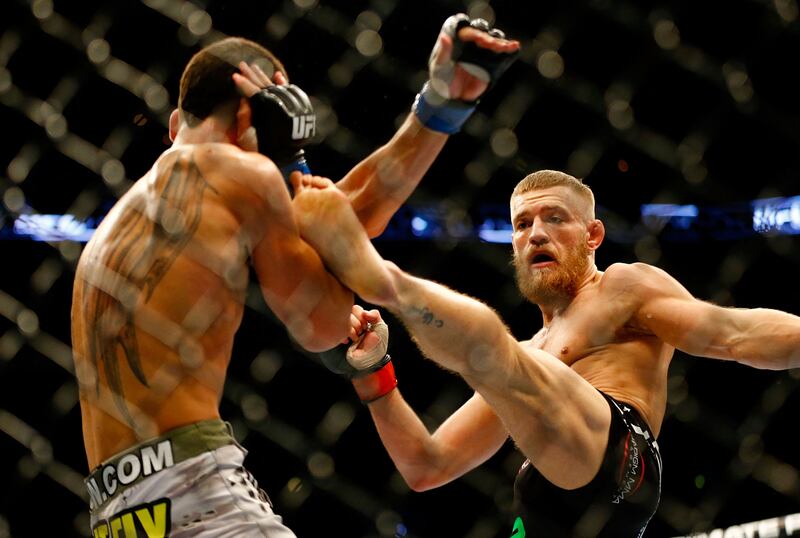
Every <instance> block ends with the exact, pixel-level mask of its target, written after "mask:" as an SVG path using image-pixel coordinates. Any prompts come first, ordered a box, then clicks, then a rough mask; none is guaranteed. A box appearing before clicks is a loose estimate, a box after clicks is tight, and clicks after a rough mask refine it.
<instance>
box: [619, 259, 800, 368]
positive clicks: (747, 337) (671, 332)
mask: <svg viewBox="0 0 800 538" xmlns="http://www.w3.org/2000/svg"><path fill="white" fill-rule="evenodd" d="M623 271H624V272H627V273H630V275H629V276H627V278H630V279H631V281H632V282H633V284H632V285H633V288H632V289H634V290H635V291H636V292H637V293H638V295H639V300H640V301H641V303H640V306H639V308H638V310H637V313H636V319H637V320H638V323H640V324H642V325H643V326H645V327H647V328H648V329H649V330H650V331H652V332H653V333H654V334H655V335H656V336H658V337H659V338H661V339H662V340H663V341H664V342H666V343H668V344H670V345H672V346H675V347H676V348H678V349H680V350H681V351H684V352H686V353H689V354H691V355H697V356H702V357H712V358H717V359H727V360H734V361H737V362H740V363H743V364H747V365H749V366H753V367H756V368H765V369H771V370H783V369H788V368H798V367H800V317H798V316H795V315H792V314H788V313H786V312H781V311H778V310H771V309H767V308H753V309H744V308H726V307H721V306H717V305H714V304H711V303H707V302H704V301H701V300H699V299H696V298H694V297H693V296H692V295H691V294H690V293H689V292H688V291H687V290H686V289H685V288H684V287H683V286H682V285H681V284H680V283H678V282H677V281H676V280H675V279H674V278H672V277H671V276H670V275H668V274H667V273H665V272H664V271H661V270H660V269H657V268H655V267H651V266H648V265H643V264H635V265H633V266H627V267H625V266H623Z"/></svg>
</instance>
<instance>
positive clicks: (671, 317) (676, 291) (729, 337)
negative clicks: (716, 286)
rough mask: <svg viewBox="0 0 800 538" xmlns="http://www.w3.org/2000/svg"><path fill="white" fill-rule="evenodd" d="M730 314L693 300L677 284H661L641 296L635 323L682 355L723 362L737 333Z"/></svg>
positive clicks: (726, 310) (734, 319)
mask: <svg viewBox="0 0 800 538" xmlns="http://www.w3.org/2000/svg"><path fill="white" fill-rule="evenodd" d="M670 278H671V277H670ZM733 314H734V312H733V310H731V309H728V308H723V307H720V306H717V305H714V304H711V303H708V302H705V301H702V300H700V299H696V298H695V297H693V296H692V295H691V294H690V293H689V292H688V291H687V290H686V289H685V288H683V286H680V284H677V282H675V283H674V284H673V283H670V282H665V283H663V284H662V286H661V287H660V288H659V289H658V290H657V291H656V292H654V293H650V294H649V295H647V296H645V297H644V300H643V303H642V306H641V308H640V309H639V312H638V320H639V322H640V323H641V324H642V325H644V326H645V327H647V328H648V329H649V330H650V331H651V332H652V333H653V334H655V335H656V336H657V337H658V338H659V339H660V340H662V341H664V342H665V343H666V344H668V345H670V346H673V347H675V348H677V349H679V350H681V351H683V352H685V353H688V354H690V355H695V356H701V357H713V358H720V359H724V358H730V348H731V346H732V345H733V341H734V339H735V333H736V330H737V325H738V324H737V320H736V318H735V316H734V315H733Z"/></svg>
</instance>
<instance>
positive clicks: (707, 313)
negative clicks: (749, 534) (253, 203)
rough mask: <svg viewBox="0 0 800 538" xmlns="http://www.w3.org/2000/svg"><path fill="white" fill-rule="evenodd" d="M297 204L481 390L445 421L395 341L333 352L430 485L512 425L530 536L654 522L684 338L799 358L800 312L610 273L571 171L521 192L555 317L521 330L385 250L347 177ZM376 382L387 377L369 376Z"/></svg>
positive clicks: (529, 251) (333, 248)
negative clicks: (425, 418) (387, 351)
mask: <svg viewBox="0 0 800 538" xmlns="http://www.w3.org/2000/svg"><path fill="white" fill-rule="evenodd" d="M295 202H296V203H297V204H298V207H299V208H301V209H300V210H299V211H298V215H299V216H300V219H299V225H300V233H301V235H302V236H303V238H304V239H306V240H307V241H308V242H309V243H311V244H312V245H313V246H314V248H315V249H316V250H317V252H319V254H320V256H321V257H322V259H323V260H324V261H325V263H326V265H327V266H328V267H329V269H330V270H331V271H332V272H333V273H334V274H335V275H336V276H337V277H338V278H339V279H340V280H341V281H342V282H343V283H344V284H346V285H347V286H348V287H349V288H350V289H352V290H353V291H354V292H355V293H356V294H358V295H359V296H360V297H362V298H363V299H364V300H365V301H367V302H370V303H373V304H375V305H379V306H383V307H385V308H386V309H387V310H389V311H390V312H392V313H393V314H395V315H396V316H397V317H398V318H399V319H400V320H402V322H403V323H404V324H405V325H406V327H407V329H408V331H409V333H410V334H411V336H412V337H413V338H414V340H415V341H416V342H417V344H418V345H419V347H420V349H421V350H422V352H423V353H424V354H425V356H426V357H427V358H429V359H431V360H433V361H435V362H436V363H438V364H440V365H441V366H443V367H445V368H447V369H449V370H452V371H454V372H456V373H458V374H459V375H461V377H463V378H464V380H465V381H466V382H467V383H468V384H469V385H470V386H471V387H472V388H474V389H475V394H474V396H473V397H472V398H471V399H470V400H469V401H467V402H466V403H465V404H464V405H463V406H462V407H461V408H460V409H458V410H457V411H456V412H455V413H454V414H453V415H452V416H451V417H450V418H449V419H447V420H446V421H445V422H444V423H443V424H442V425H441V426H440V427H439V428H438V429H437V430H436V432H435V433H434V434H430V433H429V432H428V430H427V429H426V428H425V426H424V425H423V423H422V422H421V421H420V419H419V418H418V417H417V416H416V414H415V413H414V411H413V410H412V409H411V408H410V407H409V406H408V404H407V403H406V402H405V401H404V400H403V398H402V396H401V395H400V393H399V392H398V391H397V390H396V389H395V386H396V384H397V381H396V379H395V377H394V374H393V371H392V372H390V373H388V374H387V373H385V372H387V371H389V370H391V362H389V359H388V358H385V359H383V360H379V356H382V353H377V354H375V353H374V352H372V350H371V349H366V348H365V349H364V350H363V352H364V353H371V354H372V355H373V358H372V363H355V364H356V365H357V366H358V368H359V369H355V368H353V366H352V365H353V364H354V363H353V362H352V361H351V362H348V361H345V360H344V359H343V357H344V356H343V355H341V354H340V360H339V361H338V362H337V361H335V360H333V359H332V358H331V357H330V356H329V357H328V360H327V365H328V366H329V367H330V368H331V369H332V370H334V371H336V372H338V373H343V374H345V375H347V376H348V377H352V378H353V379H354V384H355V386H356V389H357V391H358V393H359V395H360V396H361V399H362V400H363V401H365V402H368V403H369V410H370V413H371V415H372V418H373V420H374V421H375V425H376V427H377V430H378V433H379V434H380V437H381V439H382V441H383V443H384V445H385V447H386V449H387V451H388V452H389V455H390V456H391V458H392V460H393V461H394V463H395V465H396V466H397V469H398V470H399V471H400V473H401V474H402V475H403V477H404V478H405V480H406V481H407V482H408V484H409V485H410V486H411V487H412V488H413V489H415V490H419V491H422V490H426V489H429V488H434V487H437V486H440V485H442V484H444V483H447V482H449V481H451V480H453V479H455V478H457V477H459V476H461V475H463V474H464V473H466V472H468V471H470V470H471V469H473V468H475V467H476V466H478V465H479V464H481V463H482V462H484V461H486V460H487V459H488V458H489V457H490V456H492V455H493V454H494V453H495V452H497V451H498V450H499V448H500V447H501V445H502V444H503V443H504V442H505V441H506V439H507V438H508V436H511V438H513V440H514V442H515V443H516V444H517V446H518V447H519V449H520V450H521V451H522V453H523V454H524V455H525V456H526V457H527V458H528V459H527V461H526V462H525V463H524V464H523V466H522V468H521V469H520V472H519V474H518V475H517V478H516V482H515V488H514V490H515V499H514V517H515V520H514V522H513V523H512V525H513V534H512V535H513V536H514V537H515V538H520V537H523V536H526V535H527V536H537V537H538V536H547V537H595V536H602V537H608V538H612V537H613V538H626V537H638V536H641V535H642V534H643V533H644V530H645V528H646V526H647V523H648V521H649V520H650V518H651V517H652V515H653V514H654V513H655V511H656V507H657V506H658V501H659V494H660V484H661V458H660V455H659V452H658V446H657V444H656V436H657V435H658V433H659V430H660V429H661V423H662V420H663V418H664V413H665V409H666V397H667V369H668V367H669V364H670V360H671V359H672V356H673V353H674V351H675V349H676V348H677V349H680V350H682V351H684V352H686V353H688V354H691V355H697V356H702V357H712V358H717V359H725V360H733V361H737V362H740V363H743V364H747V365H749V366H753V367H756V368H767V369H776V370H777V369H788V368H797V367H800V317H797V316H794V315H791V314H787V313H784V312H780V311H776V310H770V309H763V308H758V309H739V308H724V307H720V306H716V305H713V304H710V303H707V302H704V301H701V300H698V299H696V298H694V297H693V296H692V295H691V294H690V293H689V292H688V291H687V290H686V289H685V288H684V287H683V286H682V285H681V284H680V283H678V282H677V281H676V280H675V279H673V278H672V277H671V276H670V275H668V274H667V273H665V272H664V271H662V270H660V269H658V268H656V267H653V266H650V265H647V264H643V263H634V264H622V263H619V264H613V265H611V266H610V267H608V268H607V269H606V270H605V271H599V270H598V269H597V267H596V266H595V263H594V258H595V255H594V252H595V250H596V249H597V248H598V247H599V246H600V244H601V243H602V241H603V237H604V234H605V230H604V227H603V224H602V222H601V221H599V220H597V219H596V218H595V214H594V195H593V194H592V191H591V190H590V189H589V187H587V186H586V185H585V184H583V183H582V182H581V181H580V180H577V179H576V178H574V177H572V176H569V175H567V174H564V173H561V172H556V171H549V170H544V171H540V172H536V173H534V174H531V175H529V176H528V177H526V178H524V179H523V180H522V181H520V183H519V184H518V185H517V186H516V188H515V189H514V192H513V193H512V195H511V218H512V224H513V251H514V262H515V266H516V275H517V282H518V286H519V289H520V291H521V292H522V294H523V295H524V296H525V297H526V298H527V299H528V300H529V301H531V302H532V303H535V304H537V305H538V306H539V308H540V309H541V312H542V317H543V321H544V326H543V328H542V329H541V330H540V331H539V332H538V333H536V334H535V335H534V336H533V338H531V339H530V340H527V341H522V342H520V341H517V340H516V339H515V338H514V337H513V336H512V335H511V334H510V333H509V331H508V329H507V328H506V326H505V325H504V324H503V322H502V321H501V319H500V318H499V317H498V316H497V314H496V313H495V312H494V311H493V310H492V309H490V308H489V307H487V306H486V305H484V304H483V303H481V302H479V301H477V300H475V299H472V298H470V297H467V296H464V295H462V294H459V293H456V292H454V291H452V290H450V289H448V288H446V287H444V286H442V285H440V284H437V283H434V282H431V281H427V280H423V279H420V278H416V277H413V276H411V275H409V274H407V273H404V272H403V271H401V270H400V269H399V268H398V267H397V266H396V265H394V264H393V263H391V262H388V261H385V260H383V259H382V258H381V257H380V255H379V254H378V252H377V251H376V250H375V249H374V248H373V246H372V245H371V243H370V242H369V239H368V237H367V235H366V234H365V232H364V230H363V228H362V227H361V225H360V223H359V221H358V220H357V219H356V218H355V216H354V215H353V212H352V209H351V208H350V206H349V204H347V200H346V199H345V197H344V196H343V195H342V194H341V193H340V192H339V191H336V190H335V189H330V188H324V189H313V188H301V190H299V191H298V192H297V195H296V198H295ZM323 222H325V223H330V224H328V225H327V226H322V225H321V223H323ZM359 317H360V321H359V324H356V330H360V328H361V327H362V326H366V325H367V324H370V325H373V324H377V323H379V321H380V320H379V314H378V313H377V312H376V311H368V312H364V313H362V314H361V315H360V316H359ZM372 340H373V342H372V343H370V344H369V346H370V347H373V348H377V346H378V345H379V342H378V341H377V340H376V339H374V338H373V339H372ZM383 340H385V338H383ZM381 351H382V350H381ZM364 380H374V382H373V383H372V385H371V386H368V387H366V388H365V387H364Z"/></svg>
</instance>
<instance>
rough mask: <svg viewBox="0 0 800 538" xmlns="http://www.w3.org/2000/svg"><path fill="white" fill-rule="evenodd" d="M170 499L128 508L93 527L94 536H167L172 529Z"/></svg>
mask: <svg viewBox="0 0 800 538" xmlns="http://www.w3.org/2000/svg"><path fill="white" fill-rule="evenodd" d="M169 509H170V500H169V499H158V500H157V501H153V502H151V503H145V504H140V505H137V506H134V507H132V508H128V509H127V510H125V511H124V512H120V513H118V514H114V515H113V516H111V517H110V518H108V519H104V520H102V521H100V522H98V523H97V524H95V526H94V527H92V538H122V537H123V536H124V537H125V538H134V537H135V538H166V537H167V536H169V531H170V525H171V521H170V510H169Z"/></svg>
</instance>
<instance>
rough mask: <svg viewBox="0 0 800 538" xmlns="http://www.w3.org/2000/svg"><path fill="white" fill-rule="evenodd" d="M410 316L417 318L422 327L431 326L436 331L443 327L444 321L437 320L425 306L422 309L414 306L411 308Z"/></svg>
mask: <svg viewBox="0 0 800 538" xmlns="http://www.w3.org/2000/svg"><path fill="white" fill-rule="evenodd" d="M411 315H412V316H414V317H416V318H418V319H419V320H420V321H421V322H422V323H423V324H424V325H432V326H434V327H436V328H437V329H439V328H440V327H442V326H444V321H443V320H441V319H439V318H437V317H436V314H434V313H433V311H432V310H431V309H429V308H428V307H427V306H423V307H422V308H420V307H416V306H415V307H412V308H411Z"/></svg>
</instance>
